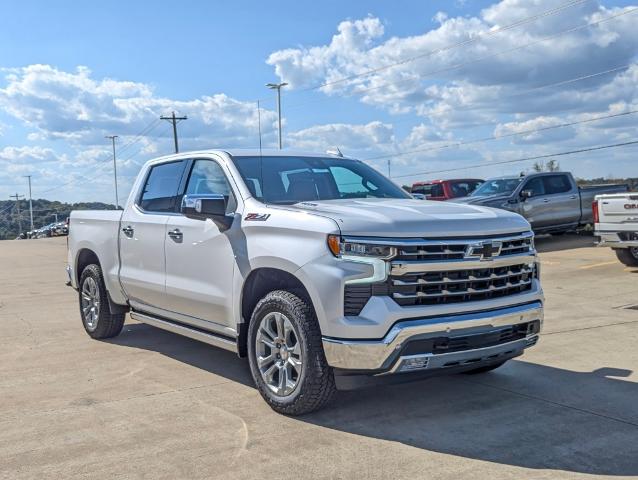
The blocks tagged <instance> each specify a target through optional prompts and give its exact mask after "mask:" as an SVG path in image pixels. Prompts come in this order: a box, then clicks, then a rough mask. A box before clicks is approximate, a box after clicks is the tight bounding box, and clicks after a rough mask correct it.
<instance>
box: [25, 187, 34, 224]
mask: <svg viewBox="0 0 638 480" xmlns="http://www.w3.org/2000/svg"><path fill="white" fill-rule="evenodd" d="M25 177H27V178H28V179H29V219H30V220H31V231H33V199H32V198H31V175H25Z"/></svg>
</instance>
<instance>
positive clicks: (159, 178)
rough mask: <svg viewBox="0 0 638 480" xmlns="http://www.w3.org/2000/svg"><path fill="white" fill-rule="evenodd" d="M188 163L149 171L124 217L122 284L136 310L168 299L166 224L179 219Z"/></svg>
mask: <svg viewBox="0 0 638 480" xmlns="http://www.w3.org/2000/svg"><path fill="white" fill-rule="evenodd" d="M185 163H186V162H185V161H177V162H170V163H162V164H159V165H156V166H153V167H151V168H150V169H149V172H148V175H147V177H146V180H145V182H144V187H143V189H142V193H141V194H140V195H139V198H137V199H136V200H135V204H134V205H132V206H130V207H129V208H127V209H126V210H125V212H124V214H123V216H122V223H121V228H120V234H119V235H120V257H121V267H120V281H121V283H122V287H123V288H124V291H125V292H126V294H127V296H128V297H129V299H130V301H131V305H133V307H134V308H138V309H140V310H144V309H145V308H146V307H148V306H151V307H157V306H159V305H160V304H161V303H162V302H163V297H164V295H165V281H164V279H165V267H166V264H165V260H164V258H165V257H164V243H165V239H166V222H167V221H168V219H169V218H171V215H175V202H176V201H177V192H178V190H179V184H180V180H181V177H182V174H183V172H184V167H185Z"/></svg>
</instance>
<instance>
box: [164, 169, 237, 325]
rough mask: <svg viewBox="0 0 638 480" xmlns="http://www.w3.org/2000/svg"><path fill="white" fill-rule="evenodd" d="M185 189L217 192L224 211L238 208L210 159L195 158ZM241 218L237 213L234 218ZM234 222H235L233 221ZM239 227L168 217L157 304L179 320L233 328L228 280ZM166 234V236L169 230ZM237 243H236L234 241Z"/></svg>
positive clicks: (227, 182) (227, 179) (221, 173)
mask: <svg viewBox="0 0 638 480" xmlns="http://www.w3.org/2000/svg"><path fill="white" fill-rule="evenodd" d="M184 193H185V194H187V195H188V194H219V195H224V196H225V197H226V198H227V199H228V208H227V214H228V215H233V214H235V213H236V212H238V207H237V198H238V197H236V195H235V194H234V192H233V189H232V187H231V181H230V177H229V174H228V172H227V171H226V170H225V168H224V167H223V166H222V164H220V163H218V162H217V161H216V160H213V159H208V158H204V159H195V160H194V161H193V163H192V168H191V171H190V175H189V176H188V181H187V183H186V188H185V192H184ZM235 221H236V222H237V221H240V216H239V217H238V218H237V219H236V220H235ZM233 225H235V224H233ZM237 232H240V230H239V229H238V228H233V227H232V226H231V228H230V229H220V227H219V226H218V225H217V224H215V223H214V222H213V221H212V220H209V219H207V220H200V219H193V218H188V217H185V216H183V215H181V214H180V215H177V216H172V217H170V218H169V220H168V223H167V230H166V235H165V236H166V295H165V296H164V298H163V300H162V308H164V309H166V310H171V311H172V312H174V313H175V314H177V315H179V316H178V317H175V318H177V319H178V320H181V321H185V322H189V323H197V320H198V319H199V320H204V321H206V322H209V323H210V324H209V325H205V326H206V327H208V328H213V329H215V328H216V326H217V328H216V329H218V330H222V331H223V330H224V329H226V328H228V329H234V327H235V325H233V324H232V319H233V315H232V307H233V304H232V299H233V295H232V285H233V273H234V268H235V252H234V251H233V247H232V244H231V239H232V238H233V235H236V234H237ZM169 233H170V234H171V235H169ZM236 243H237V244H239V243H240V242H239V241H237V242H236Z"/></svg>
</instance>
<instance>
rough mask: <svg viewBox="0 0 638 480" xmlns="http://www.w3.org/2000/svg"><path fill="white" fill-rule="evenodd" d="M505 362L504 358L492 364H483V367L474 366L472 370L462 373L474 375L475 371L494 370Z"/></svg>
mask: <svg viewBox="0 0 638 480" xmlns="http://www.w3.org/2000/svg"><path fill="white" fill-rule="evenodd" d="M505 363H507V360H505V361H504V362H498V363H494V364H492V365H485V366H484V367H479V368H475V369H474V370H468V371H467V372H463V373H464V374H466V375H475V374H477V373H486V372H491V371H492V370H496V369H497V368H498V367H502V366H503V365H504V364H505Z"/></svg>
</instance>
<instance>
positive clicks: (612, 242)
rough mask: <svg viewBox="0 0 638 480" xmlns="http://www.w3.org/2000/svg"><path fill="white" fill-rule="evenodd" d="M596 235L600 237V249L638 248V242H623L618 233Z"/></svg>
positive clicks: (598, 244)
mask: <svg viewBox="0 0 638 480" xmlns="http://www.w3.org/2000/svg"><path fill="white" fill-rule="evenodd" d="M594 235H596V236H597V237H598V243H596V245H597V246H599V247H611V248H630V247H638V240H636V241H633V240H621V239H620V237H619V236H618V232H594Z"/></svg>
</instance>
